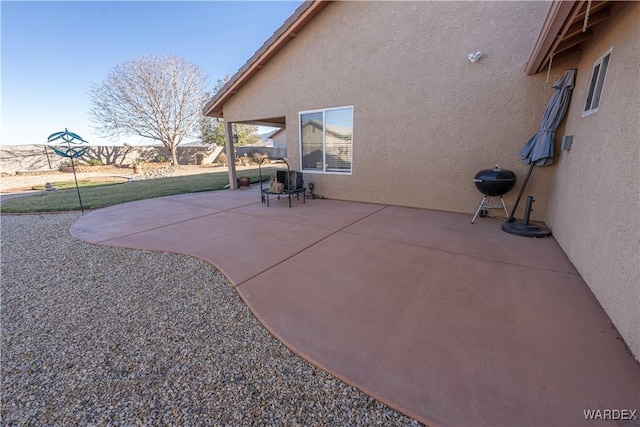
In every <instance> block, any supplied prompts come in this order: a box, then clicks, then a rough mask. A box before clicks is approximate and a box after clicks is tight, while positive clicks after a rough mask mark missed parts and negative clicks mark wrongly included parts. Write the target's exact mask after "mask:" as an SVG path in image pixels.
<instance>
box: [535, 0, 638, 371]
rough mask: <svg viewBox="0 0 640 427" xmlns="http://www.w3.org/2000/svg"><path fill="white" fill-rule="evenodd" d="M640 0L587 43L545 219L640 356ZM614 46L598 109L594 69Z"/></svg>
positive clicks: (624, 7) (622, 8) (618, 11)
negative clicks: (587, 111) (591, 105)
mask: <svg viewBox="0 0 640 427" xmlns="http://www.w3.org/2000/svg"><path fill="white" fill-rule="evenodd" d="M639 23H640V3H638V2H624V3H623V4H622V5H621V6H620V7H619V8H618V9H616V11H615V13H614V14H613V15H612V17H611V19H610V21H609V22H608V23H607V25H606V27H605V28H603V29H602V30H601V31H600V32H599V33H598V34H597V35H596V37H595V38H594V39H593V40H591V41H590V42H588V43H586V44H585V45H584V47H583V52H582V54H581V57H580V61H579V64H578V74H577V78H576V86H575V90H574V94H573V100H572V103H571V106H570V109H569V112H568V114H567V118H566V124H565V132H566V133H567V134H568V135H573V145H572V148H571V150H570V151H563V152H561V153H560V155H559V156H558V160H557V167H556V171H555V172H556V173H555V178H554V180H553V186H552V192H551V196H550V200H549V208H548V210H547V215H546V218H545V219H546V222H547V224H548V225H549V226H550V227H551V228H552V231H553V234H554V236H555V238H556V239H557V240H558V242H559V243H560V245H561V246H562V248H563V249H564V251H565V252H566V254H567V255H568V256H569V258H570V259H571V261H572V262H573V264H574V265H575V266H576V268H577V269H578V271H580V274H581V275H582V277H583V278H584V280H585V281H586V282H587V284H588V285H589V287H590V288H591V290H592V291H593V293H594V295H595V296H596V298H597V299H598V301H600V304H602V306H603V307H604V309H605V311H606V312H607V313H608V314H609V317H610V318H611V320H612V321H613V323H614V324H615V325H616V327H617V328H618V331H619V332H620V334H621V335H622V336H623V337H624V339H625V341H626V342H627V344H628V345H629V347H630V349H631V351H632V352H633V353H634V355H635V357H636V358H638V359H640V200H639V199H640V54H639V51H640V26H639ZM611 48H613V50H612V53H611V61H610V62H609V68H608V72H607V76H606V81H605V84H604V90H603V92H602V97H601V100H600V105H599V108H598V112H597V113H595V114H592V115H589V116H586V117H582V110H583V108H584V105H585V99H586V94H587V89H588V87H589V82H590V79H591V72H592V69H593V66H594V63H595V61H596V60H598V58H600V57H601V56H602V55H603V54H605V53H606V52H607V51H608V50H609V49H611Z"/></svg>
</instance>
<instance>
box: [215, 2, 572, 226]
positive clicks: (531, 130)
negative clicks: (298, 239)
mask: <svg viewBox="0 0 640 427" xmlns="http://www.w3.org/2000/svg"><path fill="white" fill-rule="evenodd" d="M548 9H549V3H548V2H402V3H398V2H336V3H332V4H329V5H328V6H327V7H326V8H325V9H324V10H323V11H322V12H321V13H320V14H319V15H318V16H317V17H315V18H314V19H313V21H312V22H310V23H309V24H308V25H307V26H306V27H305V28H304V29H303V30H302V31H301V32H300V33H299V34H298V35H297V36H296V38H295V39H294V40H292V41H291V42H289V43H288V44H287V45H286V46H285V47H284V49H283V50H282V51H280V52H279V53H278V54H277V55H276V56H275V57H274V58H272V59H271V60H270V61H269V62H268V64H267V65H266V66H265V67H264V68H263V69H262V70H260V71H259V72H258V73H257V74H256V75H255V76H254V77H253V78H252V79H251V80H250V81H249V82H248V83H247V84H246V85H244V86H243V87H242V88H241V89H240V90H239V91H238V93H236V94H235V95H234V96H233V97H232V98H231V99H230V100H229V101H228V102H227V103H225V105H224V118H225V120H227V121H232V122H236V121H248V120H255V119H260V118H263V117H276V116H284V117H286V140H287V144H288V145H287V149H288V157H289V159H290V160H291V162H292V166H293V167H295V168H299V162H300V160H299V156H300V146H299V141H300V135H299V132H300V131H299V126H298V120H299V117H298V113H299V112H300V111H306V110H314V109H320V108H330V107H339V106H353V120H354V129H353V138H354V142H353V172H352V174H351V175H347V176H345V175H334V174H318V173H307V174H306V175H305V182H313V183H314V184H315V185H316V192H317V193H318V194H321V195H323V196H326V197H329V198H335V199H348V200H357V201H365V202H377V203H387V204H394V205H403V206H413V207H421V208H431V209H441V210H448V211H457V212H469V213H473V212H474V211H475V209H476V208H477V206H478V203H479V202H480V199H481V198H482V195H481V194H480V193H479V192H478V191H477V190H476V188H475V186H474V184H473V177H474V175H475V173H476V172H477V171H479V170H480V169H485V168H491V167H493V166H494V165H495V164H496V163H497V164H499V165H500V166H501V167H504V168H507V169H511V170H513V171H515V172H516V174H517V175H518V178H519V179H520V181H521V180H522V179H523V177H524V175H525V173H526V171H527V166H526V165H524V164H523V163H522V161H521V160H520V157H519V150H520V148H521V146H522V145H523V144H524V142H526V141H527V140H528V139H529V138H530V137H531V136H532V135H533V134H535V132H536V131H537V129H538V126H539V122H540V117H541V114H542V111H543V110H544V107H545V106H546V103H547V102H548V100H549V98H550V97H551V94H552V89H551V87H550V85H549V88H548V89H547V90H545V89H544V86H545V83H544V79H545V76H544V75H536V76H533V77H530V76H527V75H526V73H524V71H523V70H524V67H525V65H526V61H527V59H528V57H529V54H530V52H531V49H532V47H533V45H534V44H535V41H536V38H537V36H538V33H539V31H540V27H541V25H542V23H543V21H544V19H545V16H546V13H547V10H548ZM476 51H482V52H484V56H483V58H482V59H481V60H480V61H479V62H477V63H475V64H474V63H471V62H470V61H469V59H468V58H467V55H468V54H469V53H471V52H476ZM571 65H573V64H566V62H565V64H563V63H562V62H559V63H558V64H557V66H556V67H554V69H553V70H552V74H551V78H552V79H556V78H557V77H559V76H560V75H561V74H562V72H563V71H564V70H565V69H566V68H567V66H571ZM553 169H554V167H547V168H538V169H537V170H536V171H535V173H534V174H533V176H532V179H531V181H530V183H529V185H528V187H527V193H526V194H531V195H534V196H535V197H536V204H535V207H536V209H535V212H534V213H533V216H532V218H533V219H540V220H541V219H542V218H543V215H544V211H545V207H546V203H547V197H548V192H549V188H550V183H551V178H552V176H553ZM517 188H518V187H516V189H514V190H513V191H512V192H511V193H509V195H508V197H507V203H508V204H509V205H511V204H512V203H513V202H514V199H515V196H516V193H517V191H516V190H517ZM521 205H523V204H521ZM520 212H521V210H520ZM496 213H498V212H496ZM520 215H521V214H520Z"/></svg>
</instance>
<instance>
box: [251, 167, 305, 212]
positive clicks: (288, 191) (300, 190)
mask: <svg viewBox="0 0 640 427" xmlns="http://www.w3.org/2000/svg"><path fill="white" fill-rule="evenodd" d="M265 160H275V161H278V160H281V161H283V162H284V164H285V165H287V179H286V181H287V182H283V183H282V184H284V185H283V190H282V191H281V192H275V191H271V187H267V188H262V162H260V163H259V164H258V172H259V174H260V200H261V202H262V203H265V201H266V203H267V207H269V195H275V196H277V197H278V200H280V196H287V197H288V198H289V207H291V195H295V196H296V198H297V199H298V200H300V194H302V203H303V204H304V203H306V200H307V189H306V187H305V186H304V184H302V185H301V186H299V187H298V185H297V184H298V183H297V182H292V181H291V170H290V168H289V163H288V162H287V159H286V158H284V157H267V158H265ZM296 172H297V171H296ZM298 173H300V172H298ZM296 181H297V180H296Z"/></svg>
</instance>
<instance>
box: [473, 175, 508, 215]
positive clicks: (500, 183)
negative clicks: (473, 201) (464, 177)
mask: <svg viewBox="0 0 640 427" xmlns="http://www.w3.org/2000/svg"><path fill="white" fill-rule="evenodd" d="M473 182H474V183H475V184H476V188H477V189H478V191H479V192H481V193H482V194H484V197H483V198H482V201H481V202H480V206H478V210H476V214H475V215H474V216H473V219H472V220H471V224H473V223H474V222H475V220H476V218H477V217H478V215H480V216H484V215H485V214H486V211H487V209H504V213H505V214H506V215H507V217H508V216H509V212H508V211H507V206H506V205H505V204H504V198H503V197H502V196H504V195H505V194H507V193H508V192H509V191H511V189H512V188H513V187H514V186H515V185H516V174H515V173H513V171H510V170H508V169H500V168H499V167H498V165H496V166H495V167H494V168H493V169H483V170H481V171H480V172H478V173H477V174H476V176H475V177H474V178H473ZM493 197H500V202H501V204H494V203H491V199H492V198H493Z"/></svg>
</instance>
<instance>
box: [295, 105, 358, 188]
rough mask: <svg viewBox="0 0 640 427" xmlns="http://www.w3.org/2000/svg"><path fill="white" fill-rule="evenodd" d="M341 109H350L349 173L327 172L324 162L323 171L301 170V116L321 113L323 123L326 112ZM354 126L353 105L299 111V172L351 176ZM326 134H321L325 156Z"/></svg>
mask: <svg viewBox="0 0 640 427" xmlns="http://www.w3.org/2000/svg"><path fill="white" fill-rule="evenodd" d="M342 108H351V170H350V171H349V172H334V171H327V170H326V162H323V163H324V164H325V165H324V166H323V168H322V169H323V170H317V169H303V168H302V165H303V163H302V123H301V122H302V120H301V119H302V115H303V114H309V113H322V121H323V123H324V117H325V114H326V112H327V111H331V110H340V109H342ZM354 127H355V126H354V124H353V105H341V106H339V107H330V108H318V109H315V110H305V111H300V112H298V135H299V141H298V147H299V151H300V158H299V161H300V163H299V164H300V171H301V172H303V173H305V174H319V175H342V176H349V175H353V161H354V158H355V155H354V143H353V141H354V135H353V134H354ZM326 143H327V141H326V132H323V135H322V155H323V156H326V154H327V147H326Z"/></svg>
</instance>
